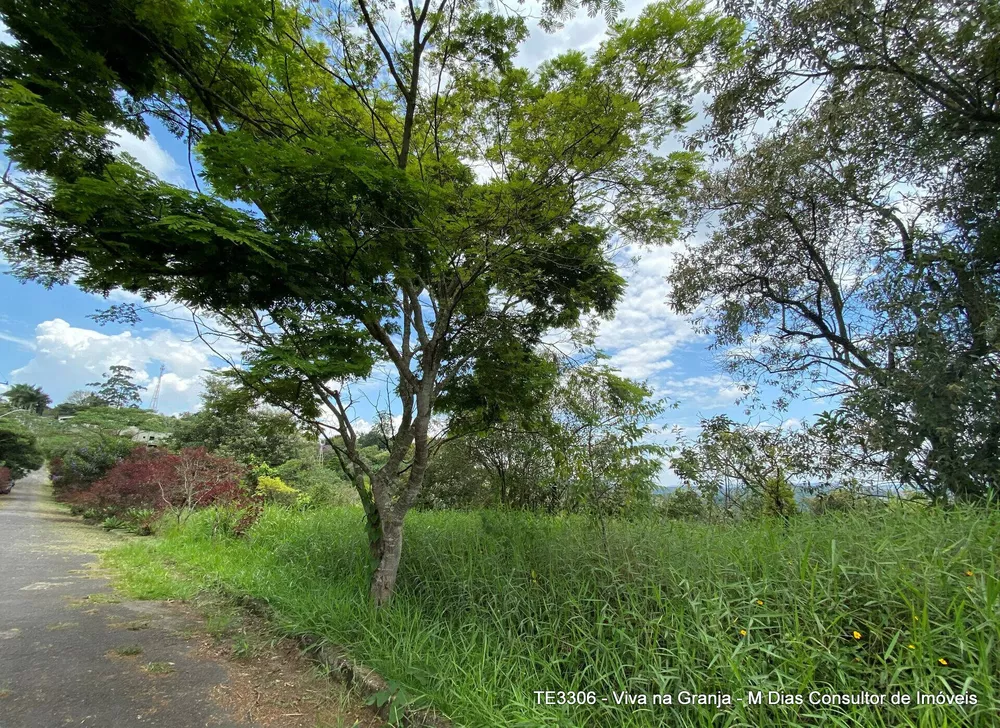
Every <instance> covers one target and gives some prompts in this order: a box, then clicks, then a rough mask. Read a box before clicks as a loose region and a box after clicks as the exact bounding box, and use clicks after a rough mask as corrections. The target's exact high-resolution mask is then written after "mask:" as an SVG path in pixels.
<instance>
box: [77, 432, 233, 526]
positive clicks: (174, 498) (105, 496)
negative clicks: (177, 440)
mask: <svg viewBox="0 0 1000 728" xmlns="http://www.w3.org/2000/svg"><path fill="white" fill-rule="evenodd" d="M243 475H244V469H243V468H242V466H240V465H239V464H238V463H236V462H235V461H234V460H231V459H230V458H226V457H221V456H219V455H213V454H212V453H210V452H208V451H207V450H205V448H200V447H199V448H185V449H183V450H181V451H180V452H176V453H174V452H167V451H165V450H157V449H152V448H138V449H136V450H134V451H133V452H132V453H131V454H130V455H129V456H128V457H127V458H125V459H124V460H122V461H121V462H120V463H118V464H117V465H115V466H114V467H113V468H111V470H109V471H108V473H107V474H106V475H105V476H104V477H103V478H101V479H100V480H98V481H97V482H96V483H94V485H93V487H92V488H91V489H90V490H88V491H86V492H82V493H80V494H78V495H77V496H75V497H74V498H73V501H74V504H76V505H80V506H89V507H93V508H98V509H100V510H101V511H102V512H104V513H106V514H111V513H121V512H124V511H126V510H128V509H129V508H154V509H156V510H164V509H177V510H178V511H190V510H193V509H195V508H204V507H207V506H212V505H219V504H239V502H241V501H243V500H245V499H246V498H247V496H246V495H245V493H244V491H243V489H242V487H241V486H240V480H241V479H242V477H243Z"/></svg>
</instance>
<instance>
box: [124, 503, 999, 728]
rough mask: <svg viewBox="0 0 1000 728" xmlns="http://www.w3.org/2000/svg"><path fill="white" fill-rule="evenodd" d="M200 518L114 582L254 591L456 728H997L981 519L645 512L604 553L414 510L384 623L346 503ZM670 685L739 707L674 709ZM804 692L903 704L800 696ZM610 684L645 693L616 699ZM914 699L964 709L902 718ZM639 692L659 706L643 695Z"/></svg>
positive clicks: (288, 622) (133, 553)
mask: <svg viewBox="0 0 1000 728" xmlns="http://www.w3.org/2000/svg"><path fill="white" fill-rule="evenodd" d="M210 519H211V513H210V512H204V513H201V514H198V515H196V516H195V517H193V518H192V519H191V521H189V523H188V524H187V525H186V526H185V527H184V528H182V529H179V530H174V531H171V532H168V533H166V534H165V535H164V536H163V537H162V538H158V539H150V540H147V541H142V542H137V543H133V544H130V545H128V546H125V547H122V548H120V549H118V550H117V551H114V552H112V553H111V554H110V555H109V557H108V558H109V560H110V561H111V563H112V564H113V565H115V566H117V567H118V568H119V570H120V573H121V575H122V576H121V583H122V585H123V587H124V588H126V589H128V590H130V591H132V592H133V593H134V594H135V595H136V596H145V597H149V598H162V597H166V596H181V597H183V596H189V595H190V594H191V593H192V592H193V591H194V590H196V589H199V588H206V587H212V586H213V585H224V586H225V587H226V588H228V589H229V590H232V591H236V592H240V593H246V594H249V595H253V596H254V597H258V598H261V599H265V600H267V601H268V602H269V603H270V604H271V606H272V607H273V608H274V610H275V612H276V614H277V618H278V619H279V620H280V623H281V627H282V628H284V629H285V630H287V631H289V632H292V633H303V632H312V633H318V634H320V635H322V636H324V637H325V638H327V639H328V640H329V641H331V642H334V643H338V644H341V645H344V646H346V647H348V648H349V649H350V651H351V652H352V654H353V655H354V656H355V657H356V658H357V659H358V660H360V661H362V662H365V663H367V664H369V665H371V666H373V667H375V668H376V669H378V670H379V671H380V672H382V673H383V674H384V675H385V676H386V677H388V678H389V679H391V680H395V681H397V682H398V683H400V684H402V685H405V686H406V687H407V688H408V689H409V690H412V691H413V692H415V693H417V694H420V695H422V696H424V697H423V700H424V701H426V702H427V703H430V704H432V705H434V706H435V707H437V708H438V709H440V710H441V711H443V712H444V713H445V714H447V715H449V716H451V717H452V718H453V719H454V720H455V721H456V722H457V723H458V724H460V725H465V726H476V727H478V726H595V725H600V726H652V725H671V726H709V725H711V726H795V725H818V724H820V723H822V724H823V725H831V726H865V727H868V726H890V725H891V726H911V725H912V726H957V725H974V726H994V725H997V724H998V721H1000V718H998V707H1000V705H998V703H997V700H998V699H1000V684H998V680H997V678H998V675H1000V581H998V574H1000V569H998V556H997V555H996V554H995V553H994V551H993V548H994V547H995V546H996V545H997V544H998V542H1000V513H997V512H995V511H994V512H985V511H982V510H979V511H975V510H963V509H957V510H952V511H948V512H945V511H923V510H917V509H913V510H909V509H907V510H902V509H900V510H888V511H885V512H881V513H877V514H866V515H841V516H824V517H821V518H814V517H802V518H800V519H798V520H795V521H793V522H792V523H791V524H790V525H788V526H787V527H786V526H785V525H784V524H782V523H780V522H771V523H750V524H738V525H731V526H716V525H707V524H696V523H681V522H661V521H652V520H651V521H648V522H641V523H631V524H614V525H613V526H611V527H610V528H609V531H608V540H607V543H604V542H603V541H602V540H601V538H600V536H599V530H598V529H596V528H595V527H594V526H593V524H591V523H589V522H588V521H586V520H582V519H573V518H570V519H552V518H546V517H535V516H530V515H525V514H499V513H454V512H440V513H413V514H411V515H410V516H409V517H408V519H407V525H406V539H407V540H406V546H405V550H404V558H403V568H402V570H401V574H400V582H399V589H398V593H397V596H396V598H395V601H394V602H393V604H392V606H391V608H389V609H387V610H383V611H377V610H375V609H373V608H371V607H370V606H369V603H368V599H367V596H366V591H365V569H366V562H365V557H364V554H365V549H364V548H363V546H364V544H363V538H364V535H363V531H362V523H361V514H360V511H357V510H353V509H339V510H322V511H315V512H311V513H306V514H302V513H296V512H291V511H288V510H282V509H279V508H273V509H270V510H268V511H267V512H266V513H265V515H264V517H263V518H262V520H261V521H260V522H259V523H258V524H257V525H256V526H255V527H254V528H253V530H252V531H251V533H250V534H249V536H248V537H247V538H245V539H242V540H230V539H218V540H213V539H212V538H211V536H210V528H209V524H210ZM164 563H169V564H171V565H172V567H171V569H167V568H164V566H163V564H164ZM172 569H173V570H176V571H179V572H182V573H183V574H184V577H183V578H178V577H177V576H175V575H174V574H173V572H172ZM541 690H553V691H560V690H561V691H567V692H568V691H581V692H583V693H584V695H582V696H580V697H582V698H583V699H584V700H585V701H586V700H588V699H590V698H589V696H588V695H586V694H587V693H593V699H594V700H596V704H594V705H545V704H538V702H537V699H536V696H535V691H541ZM756 690H760V691H765V692H764V695H763V700H764V702H765V703H766V702H767V693H766V691H778V692H780V693H783V694H786V695H789V696H791V697H790V698H788V699H789V700H795V696H801V699H802V701H803V704H801V705H797V704H792V705H771V706H769V705H766V704H765V705H761V706H753V705H749V704H748V703H747V695H748V692H749V691H756ZM681 691H687V692H690V693H699V694H706V695H714V696H716V698H717V699H718V701H719V702H723V700H724V699H723V698H722V697H721V695H729V696H732V698H733V700H734V703H733V705H731V706H725V705H723V706H721V707H720V706H719V705H716V704H710V705H691V706H689V705H679V704H678V699H679V697H681V696H680V693H681ZM810 691H816V692H817V693H819V694H823V695H830V694H834V693H838V694H853V695H856V694H862V693H874V694H876V695H885V696H890V695H892V694H896V693H898V694H905V695H908V696H910V698H911V700H912V701H913V702H912V703H911V704H909V705H892V704H886V705H884V706H879V707H857V706H854V707H836V706H824V705H810V704H809V700H810V699H809V693H810ZM622 692H627V693H630V694H631V695H633V696H638V695H640V694H641V695H648V696H650V697H649V698H648V700H649V701H650V702H649V704H647V705H618V704H616V694H620V693H622ZM918 693H926V694H935V695H936V694H939V693H941V694H944V695H943V696H942V697H941V698H939V699H946V698H945V697H944V696H956V695H961V694H963V693H966V694H967V695H970V696H972V695H974V696H975V701H976V703H977V704H976V705H964V706H956V705H950V706H943V707H933V706H931V707H928V706H919V707H918V706H916V705H915V702H916V701H917V700H918ZM654 694H655V695H665V694H669V695H671V697H672V701H673V704H672V705H661V704H653V698H652V697H651V696H653V695H654ZM605 698H606V699H607V702H604V699H605ZM553 699H554V700H558V697H557V696H554V697H553ZM738 699H740V700H738ZM966 699H967V700H969V701H971V700H972V698H966ZM885 700H886V702H887V703H888V702H889V701H890V698H889V697H886V698H885Z"/></svg>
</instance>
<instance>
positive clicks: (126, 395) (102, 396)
mask: <svg viewBox="0 0 1000 728" xmlns="http://www.w3.org/2000/svg"><path fill="white" fill-rule="evenodd" d="M134 378H135V370H134V369H133V368H132V367H128V366H124V365H122V364H115V365H113V366H112V367H111V371H109V372H107V373H105V375H104V379H103V380H102V381H100V382H91V383H90V384H88V385H87V386H88V387H93V388H94V390H95V392H94V396H95V397H96V398H98V399H99V400H101V401H102V402H106V403H107V404H108V406H110V407H115V408H117V409H122V408H123V407H135V408H138V407H139V405H140V404H142V398H141V397H140V396H139V391H140V390H139V386H138V385H137V384H136V383H135V382H134V381H133V379H134Z"/></svg>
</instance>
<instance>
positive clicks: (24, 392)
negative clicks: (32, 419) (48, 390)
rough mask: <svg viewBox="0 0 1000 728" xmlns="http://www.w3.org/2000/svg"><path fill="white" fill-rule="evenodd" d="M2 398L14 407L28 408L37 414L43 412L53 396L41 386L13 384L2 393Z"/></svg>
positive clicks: (0, 396)
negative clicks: (46, 392)
mask: <svg viewBox="0 0 1000 728" xmlns="http://www.w3.org/2000/svg"><path fill="white" fill-rule="evenodd" d="M0 399H2V400H3V401H4V402H5V403H6V404H8V405H10V407H12V408H14V409H20V410H28V411H29V412H34V413H35V414H36V415H40V414H42V412H44V411H45V409H46V408H47V407H48V406H49V405H50V404H51V403H52V398H51V397H49V395H47V394H45V392H43V391H42V388H41V387H33V386H32V385H30V384H12V385H11V386H10V387H8V388H7V389H5V390H4V391H3V393H2V394H0ZM0 414H3V413H2V412H0Z"/></svg>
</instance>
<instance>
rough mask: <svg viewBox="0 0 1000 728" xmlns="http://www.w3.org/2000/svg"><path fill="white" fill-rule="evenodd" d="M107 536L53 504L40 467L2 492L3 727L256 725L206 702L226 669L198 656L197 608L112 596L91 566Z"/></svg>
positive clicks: (0, 631)
mask: <svg viewBox="0 0 1000 728" xmlns="http://www.w3.org/2000/svg"><path fill="white" fill-rule="evenodd" d="M114 541H115V537H114V536H113V535H109V534H105V533H104V532H103V531H101V530H99V529H96V528H94V527H92V526H86V525H84V524H82V523H81V522H80V521H79V520H77V519H74V518H72V517H70V516H69V515H68V514H67V513H66V511H65V510H64V509H63V508H61V507H60V506H58V505H57V504H56V503H55V502H54V501H53V500H52V498H51V492H50V488H49V486H48V481H47V477H46V475H45V474H44V473H43V472H41V471H39V472H36V473H33V474H32V475H30V476H28V477H27V478H25V479H23V480H21V481H18V483H17V485H16V486H15V487H14V490H13V491H12V492H11V494H10V495H7V496H0V728H57V727H58V726H71V725H72V726H99V727H101V728H127V727H129V726H163V728H193V727H194V726H223V727H226V726H229V727H231V728H237V727H239V726H243V727H246V726H250V725H252V724H249V723H243V722H240V721H239V720H237V719H234V718H233V717H231V716H230V715H229V714H228V713H227V711H226V710H224V709H223V708H222V707H221V706H220V705H218V704H217V703H216V702H215V701H214V700H213V698H212V692H213V690H214V689H216V688H217V687H218V686H220V685H221V684H223V683H225V682H226V679H227V672H226V668H225V666H224V664H220V663H219V662H217V661H212V660H210V659H208V658H206V657H204V656H203V655H199V654H197V650H196V642H195V640H194V639H192V634H193V632H192V629H193V628H195V627H196V626H197V625H196V622H192V620H195V619H196V618H194V617H192V616H191V615H190V614H188V613H187V612H186V611H185V610H183V609H180V608H178V607H176V606H175V605H170V604H165V603H160V602H128V601H122V602H117V603H116V602H115V599H116V597H115V596H114V594H113V592H112V590H111V587H110V586H109V584H108V582H107V579H106V578H105V577H104V576H102V575H101V574H100V573H99V572H97V571H96V570H95V569H94V566H95V565H96V563H97V559H98V557H97V552H99V551H100V550H101V549H103V548H106V547H107V546H108V545H109V544H113V543H114ZM124 645H139V646H141V648H142V652H141V654H138V655H132V656H121V655H119V654H117V653H116V652H115V650H116V648H120V647H122V646H124ZM150 663H154V664H153V668H152V670H150ZM171 663H172V664H171ZM164 671H165V672H164Z"/></svg>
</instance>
